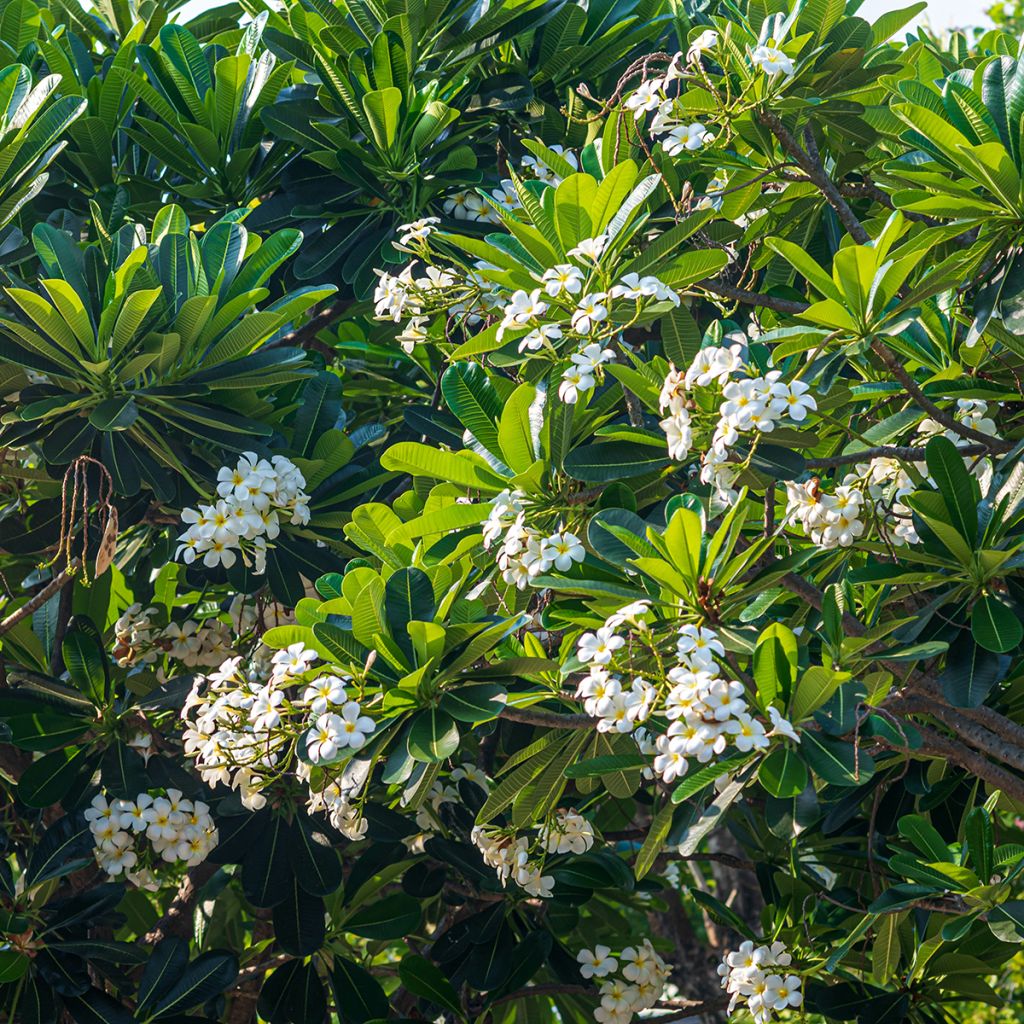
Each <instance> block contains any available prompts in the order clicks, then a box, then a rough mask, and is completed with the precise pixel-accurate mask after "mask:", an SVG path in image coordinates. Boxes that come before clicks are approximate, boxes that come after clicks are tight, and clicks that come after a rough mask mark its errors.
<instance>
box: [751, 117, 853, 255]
mask: <svg viewBox="0 0 1024 1024" xmlns="http://www.w3.org/2000/svg"><path fill="white" fill-rule="evenodd" d="M759 120H760V121H761V123H762V124H763V125H765V126H767V127H768V128H769V129H770V130H771V133H772V134H773V135H774V136H775V138H777V139H778V140H779V144H780V145H781V146H782V149H783V151H784V152H786V153H788V154H789V156H791V157H792V158H793V159H794V160H795V161H796V162H797V164H798V166H799V167H800V169H801V170H802V171H803V172H804V174H806V175H807V177H808V178H810V180H811V181H812V182H813V183H814V185H816V186H817V188H818V189H819V191H820V192H821V193H822V195H824V197H825V199H826V200H827V201H828V204H829V206H831V207H832V209H833V210H835V211H836V216H837V217H838V218H839V220H840V222H841V223H842V225H843V227H844V228H846V230H847V231H848V232H849V233H850V237H851V238H852V239H853V240H854V241H855V242H858V243H859V244H860V245H867V243H868V242H870V241H871V236H870V235H869V234H868V233H867V232H866V231H865V230H864V226H863V225H862V224H861V222H860V221H859V220H857V216H856V214H855V213H854V212H853V210H851V209H850V204H849V203H847V201H846V200H845V199H844V198H843V194H842V192H841V191H840V190H839V187H838V186H837V185H836V183H835V182H834V181H833V180H832V179H831V178H830V177H829V176H828V174H826V172H825V168H824V166H823V165H822V162H821V158H820V157H819V156H818V154H817V152H816V151H815V152H813V153H808V152H807V151H806V150H804V148H803V147H802V146H801V145H800V143H799V142H797V140H796V138H795V136H794V135H793V133H792V132H791V131H790V130H789V129H788V128H787V127H786V126H785V125H784V124H783V123H782V119H781V118H780V117H779V115H778V114H776V113H775V112H774V111H772V110H768V109H764V110H762V111H761V112H760V114H759ZM812 142H813V140H812Z"/></svg>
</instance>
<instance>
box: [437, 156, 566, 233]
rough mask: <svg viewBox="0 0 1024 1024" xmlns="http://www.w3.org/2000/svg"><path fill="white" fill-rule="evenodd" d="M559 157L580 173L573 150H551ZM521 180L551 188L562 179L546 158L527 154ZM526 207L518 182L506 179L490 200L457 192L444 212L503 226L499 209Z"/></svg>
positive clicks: (465, 190) (522, 162)
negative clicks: (519, 191)
mask: <svg viewBox="0 0 1024 1024" xmlns="http://www.w3.org/2000/svg"><path fill="white" fill-rule="evenodd" d="M549 151H550V152H551V153H553V154H554V155H555V156H557V157H559V158H561V159H562V160H564V161H565V162H566V163H567V164H568V165H569V166H570V167H572V168H573V170H578V169H579V165H580V164H579V157H577V156H576V154H575V153H573V152H572V151H571V150H568V149H565V148H564V147H563V146H558V145H555V146H551V147H550V150H549ZM519 177H520V178H536V179H537V180H538V181H543V182H545V183H547V184H549V185H558V184H559V183H560V182H561V180H562V178H561V176H560V175H559V174H557V173H556V172H555V171H554V170H553V169H552V168H551V167H550V166H549V165H548V163H547V162H546V161H545V160H544V158H543V156H533V155H532V154H527V155H526V156H524V157H523V158H522V160H521V161H520V163H519ZM521 205H522V203H520V201H519V194H518V192H516V186H515V182H514V181H512V179H511V178H502V180H501V184H500V185H499V186H498V187H497V188H496V189H494V190H493V191H492V192H491V193H490V194H489V195H488V196H483V195H481V194H480V193H479V192H473V191H472V190H470V189H464V190H462V191H460V192H454V193H453V194H452V195H450V196H449V197H448V198H447V199H445V201H444V205H443V207H442V209H443V210H444V212H445V213H446V214H447V215H448V216H449V217H454V218H455V219H456V220H475V221H481V222H482V223H485V224H500V223H501V214H500V213H499V212H498V208H500V209H503V210H517V209H519V207H520V206H521Z"/></svg>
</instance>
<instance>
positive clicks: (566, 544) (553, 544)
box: [541, 531, 586, 572]
mask: <svg viewBox="0 0 1024 1024" xmlns="http://www.w3.org/2000/svg"><path fill="white" fill-rule="evenodd" d="M541 551H542V556H543V557H544V558H545V559H547V560H548V561H549V562H551V564H552V565H554V567H555V568H556V569H558V571H559V572H568V570H569V569H571V568H572V566H573V563H574V562H582V561H583V559H584V558H585V557H586V551H585V550H584V548H583V542H582V541H581V540H580V539H579V537H577V536H576V534H574V533H566V532H564V531H560V532H558V533H553V534H552V535H551V536H550V537H548V538H547V539H546V540H545V541H544V543H543V545H542V547H541Z"/></svg>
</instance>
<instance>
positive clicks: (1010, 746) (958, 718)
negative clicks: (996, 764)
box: [886, 694, 1024, 771]
mask: <svg viewBox="0 0 1024 1024" xmlns="http://www.w3.org/2000/svg"><path fill="white" fill-rule="evenodd" d="M886 708H888V709H892V710H895V711H903V712H905V713H908V714H917V715H930V716H931V717H932V718H937V719H938V720H939V721H940V722H941V723H942V724H943V725H945V726H946V727H947V728H949V729H951V730H952V731H953V733H954V735H955V736H956V737H957V738H958V739H959V740H962V741H963V742H965V743H967V744H970V746H972V747H975V748H976V749H978V750H980V751H982V752H983V753H986V754H990V755H992V756H993V757H997V758H999V759H1000V760H1001V761H1004V762H1005V763H1006V764H1008V765H1012V766H1013V767H1014V768H1016V769H1017V770H1018V771H1024V749H1022V748H1021V747H1019V746H1018V745H1017V744H1015V743H1008V742H1006V741H1005V740H1003V739H1001V738H1000V737H998V736H997V735H996V734H995V733H994V732H991V731H990V730H989V729H986V728H985V726H983V725H981V724H980V723H979V722H975V721H972V720H971V719H970V718H968V717H967V716H966V715H964V714H963V713H961V712H960V710H959V709H957V708H953V707H950V706H949V705H948V704H946V703H945V702H944V701H942V700H935V699H934V698H933V697H931V696H923V695H922V696H915V695H913V694H906V695H901V696H898V697H895V698H892V699H891V700H889V701H887V702H886Z"/></svg>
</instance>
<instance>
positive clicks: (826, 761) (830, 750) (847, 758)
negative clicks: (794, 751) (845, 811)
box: [800, 729, 875, 786]
mask: <svg viewBox="0 0 1024 1024" xmlns="http://www.w3.org/2000/svg"><path fill="white" fill-rule="evenodd" d="M800 735H801V740H802V742H801V744H800V746H801V753H802V754H803V756H804V759H805V761H806V762H807V764H808V766H809V767H810V769H811V771H813V772H814V773H815V774H816V775H818V776H820V777H821V778H822V779H823V780H824V781H825V782H830V783H832V785H834V786H859V785H860V784H861V783H862V782H866V781H867V780H868V779H870V778H871V776H872V775H874V773H875V762H874V758H872V757H871V755H870V754H869V753H868V752H867V751H866V750H861V751H859V753H858V751H857V748H856V747H855V746H854V745H853V744H852V743H846V742H845V741H843V740H837V739H833V738H832V737H826V736H819V735H818V734H816V733H814V732H811V731H810V730H806V729H805V730H804V731H803V732H802V733H801V734H800Z"/></svg>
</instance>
